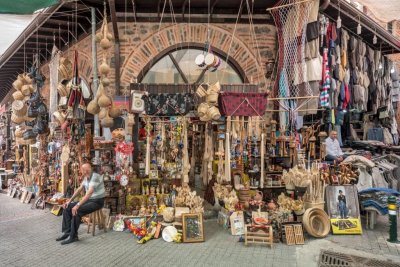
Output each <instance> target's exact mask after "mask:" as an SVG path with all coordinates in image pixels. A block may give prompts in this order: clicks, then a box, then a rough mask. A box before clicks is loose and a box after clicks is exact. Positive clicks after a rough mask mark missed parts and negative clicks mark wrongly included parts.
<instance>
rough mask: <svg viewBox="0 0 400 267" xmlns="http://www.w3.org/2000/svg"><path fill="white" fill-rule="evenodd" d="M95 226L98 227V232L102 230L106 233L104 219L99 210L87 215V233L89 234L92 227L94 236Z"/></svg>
mask: <svg viewBox="0 0 400 267" xmlns="http://www.w3.org/2000/svg"><path fill="white" fill-rule="evenodd" d="M96 225H98V226H99V229H100V230H101V229H102V228H103V229H104V232H107V227H106V222H105V218H104V216H103V212H102V210H101V209H99V210H96V211H94V212H92V213H90V214H89V222H88V228H87V232H88V233H89V232H90V227H91V226H92V227H93V228H92V235H93V236H94V233H95V231H96Z"/></svg>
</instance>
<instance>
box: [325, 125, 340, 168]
mask: <svg viewBox="0 0 400 267" xmlns="http://www.w3.org/2000/svg"><path fill="white" fill-rule="evenodd" d="M325 146H326V157H325V160H328V161H336V162H342V161H343V159H344V154H343V152H342V149H341V148H340V144H339V141H338V139H337V132H336V131H331V132H330V134H329V137H328V138H326V140H325Z"/></svg>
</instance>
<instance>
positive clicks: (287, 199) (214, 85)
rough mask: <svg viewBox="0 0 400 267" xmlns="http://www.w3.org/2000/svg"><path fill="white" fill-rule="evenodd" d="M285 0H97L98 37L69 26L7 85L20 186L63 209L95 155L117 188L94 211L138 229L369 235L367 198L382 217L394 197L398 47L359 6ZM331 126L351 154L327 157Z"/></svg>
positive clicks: (108, 222)
mask: <svg viewBox="0 0 400 267" xmlns="http://www.w3.org/2000/svg"><path fill="white" fill-rule="evenodd" d="M84 2H85V1H84ZM172 2H173V1H172ZM189 2H190V1H189ZM222 2H223V1H222ZM289 2H290V3H289ZM289 2H288V3H283V2H282V3H270V4H268V5H267V6H262V8H264V10H265V9H266V8H271V9H269V10H268V11H264V12H265V13H264V15H265V16H266V15H268V16H269V21H265V20H268V19H266V18H265V17H262V16H261V15H260V14H256V12H253V11H252V10H254V9H252V8H251V6H250V5H249V3H247V2H245V1H242V2H240V3H239V4H238V6H237V10H236V11H235V19H234V20H232V19H231V21H230V22H229V23H218V22H215V20H214V21H213V20H212V18H211V17H212V15H213V14H212V11H211V5H208V6H209V8H210V9H209V10H208V14H207V17H205V18H204V19H203V20H202V19H201V18H200V19H195V17H196V16H193V20H191V18H192V17H191V15H193V13H188V14H186V13H185V11H183V13H184V14H185V15H187V16H188V17H187V20H184V21H182V22H181V21H179V23H178V22H177V21H176V18H177V16H178V15H177V14H175V13H174V11H173V10H174V9H173V6H172V7H171V6H169V7H168V5H171V4H168V3H167V2H166V4H165V5H164V8H162V7H161V8H160V10H159V14H160V19H159V20H158V21H156V22H144V19H143V17H142V19H139V17H136V13H133V14H134V17H133V18H134V21H132V17H131V16H132V12H129V11H128V10H134V11H135V10H136V9H134V8H135V5H133V6H130V5H126V6H124V13H123V15H119V16H120V17H119V18H120V20H119V21H116V20H113V17H114V16H115V14H114V12H115V6H114V7H113V6H112V5H111V6H110V7H108V6H107V7H106V8H105V9H104V10H103V9H102V8H100V7H98V8H97V11H96V12H97V13H94V17H96V14H98V13H100V14H101V16H102V17H103V18H104V19H103V20H101V21H100V22H99V21H96V22H98V23H99V24H98V26H97V31H96V34H95V36H92V35H90V34H88V36H86V37H85V35H84V33H83V32H82V36H83V37H82V38H81V39H80V40H79V41H77V42H76V43H75V44H73V45H71V46H68V45H69V43H70V42H68V45H60V44H61V39H65V38H68V37H69V33H68V34H67V36H64V38H59V39H60V42H59V44H57V41H55V42H54V49H53V51H52V53H51V55H50V54H49V55H47V54H46V56H48V58H47V59H48V60H47V61H46V60H42V59H41V58H40V56H39V57H38V56H36V57H35V59H36V60H33V61H32V62H30V61H29V62H30V64H29V65H26V66H24V69H26V71H25V72H24V73H21V74H20V75H18V76H17V77H16V78H15V80H14V81H13V83H12V85H11V86H12V87H13V89H12V90H11V91H10V93H9V95H10V97H12V104H11V105H10V106H9V111H8V114H9V115H10V116H9V117H10V120H11V121H12V123H13V125H14V126H15V127H14V128H12V129H13V135H7V134H5V138H6V139H8V140H10V142H13V143H14V146H13V149H10V150H11V152H12V154H13V156H8V157H7V160H13V161H14V164H12V165H10V163H9V164H8V167H7V168H5V169H6V171H7V172H10V173H14V174H16V178H14V179H12V178H10V179H8V180H7V181H6V184H8V194H9V195H10V196H11V197H16V196H17V197H18V198H21V200H22V201H25V202H27V203H29V202H32V203H33V205H34V206H35V207H43V208H44V207H45V206H46V205H48V206H50V207H51V208H52V211H53V213H54V214H56V215H60V214H61V212H62V209H61V208H60V205H61V204H62V203H63V202H64V201H66V199H67V198H68V197H70V196H71V195H72V194H73V192H74V190H75V189H76V188H77V187H78V186H79V184H80V182H81V176H80V174H79V168H80V166H81V165H82V164H83V163H85V162H90V163H91V164H92V165H93V166H94V168H95V169H96V171H97V172H99V173H101V174H102V175H103V178H104V183H105V187H106V197H105V205H104V208H103V210H102V213H101V214H100V215H101V216H100V217H101V218H100V219H97V221H101V224H102V226H103V227H106V228H108V229H113V230H114V231H124V230H126V229H128V230H129V231H130V232H132V233H133V234H134V235H136V236H137V237H138V241H139V242H146V241H148V240H149V239H151V238H158V237H161V236H162V237H163V239H164V240H165V241H167V242H172V241H176V242H180V241H183V242H202V241H207V237H206V236H204V229H203V220H204V217H207V218H209V217H211V218H212V217H213V218H217V220H216V222H215V223H218V224H221V231H230V232H231V233H232V234H233V235H237V236H243V239H244V240H245V242H246V244H247V243H251V242H255V243H256V242H261V243H264V244H269V245H272V243H273V242H279V240H282V242H284V243H287V244H288V245H293V244H303V243H304V238H305V236H306V235H303V233H307V234H308V235H310V236H313V237H325V236H327V235H328V234H329V233H330V232H331V230H332V233H333V234H349V233H350V234H362V225H365V222H364V221H363V223H361V215H362V214H367V213H368V215H369V216H368V218H372V219H369V220H368V222H367V224H368V225H367V226H368V227H371V228H373V227H374V223H375V220H374V218H376V216H377V215H386V214H387V212H388V210H387V201H385V199H386V198H378V197H377V196H382V195H385V196H389V195H394V196H398V189H399V188H398V185H397V181H398V179H399V177H400V176H399V175H398V171H399V170H398V167H397V166H398V161H399V160H400V157H399V156H397V155H396V152H397V151H396V149H398V146H397V144H398V132H397V118H396V113H397V110H398V109H397V103H398V102H397V101H398V90H399V85H398V83H399V82H398V76H397V71H398V68H397V66H396V65H395V64H394V63H393V62H392V61H391V60H390V59H389V57H388V56H386V54H387V53H388V52H389V51H392V50H396V51H398V50H399V47H396V46H393V42H392V39H388V38H387V34H388V33H387V32H386V31H381V30H380V31H379V32H378V33H375V34H376V35H378V37H376V38H378V39H379V45H377V44H376V42H375V40H370V38H369V37H368V38H364V39H363V36H362V35H358V34H355V33H353V32H352V31H349V30H348V28H346V27H345V26H346V25H345V24H346V23H349V24H350V25H352V23H354V21H353V20H352V18H351V15H349V13H346V12H350V13H351V12H353V13H354V12H355V13H354V14H359V13H357V12H359V11H355V10H353V9H352V7H351V6H350V5H348V4H347V3H343V5H344V6H345V9H344V10H345V11H343V12H344V13H343V14H342V15H341V13H338V11H337V10H338V9H337V8H336V5H335V4H334V3H332V4H330V5H329V6H328V7H325V8H326V9H325V10H324V11H322V12H321V13H320V12H319V8H320V6H319V1H306V2H304V1H302V2H299V3H297V2H296V1H292V2H291V1H289ZM285 4H287V5H285ZM122 5H123V4H121V6H122ZM172 5H173V3H172ZM220 5H221V6H220V10H222V9H224V7H223V5H222V4H220ZM242 5H243V6H242ZM88 6H90V4H89V3H88ZM204 6H205V7H207V3H205V4H204ZM218 7H219V5H218V3H216V4H215V5H213V9H214V8H217V9H218ZM256 7H257V8H258V9H256V10H259V8H260V6H257V5H256ZM60 8H61V10H64V9H68V8H69V9H70V10H75V12H77V11H78V9H79V7H78V6H75V5H69V6H68V5H66V6H63V7H60ZM117 8H118V5H117ZM137 8H138V10H139V11H140V5H139V4H138V6H137ZM187 8H188V10H191V12H195V11H193V6H192V7H190V4H189V3H188V7H187ZM82 9H83V10H84V8H83V7H82ZM243 9H244V10H245V11H243ZM166 10H168V11H166ZM79 11H80V12H81V11H82V10H80V9H79ZM136 11H137V10H136ZM136 11H135V12H136ZM82 12H84V11H82ZM86 12H88V11H87V10H86ZM236 12H238V13H236ZM110 13H111V18H110V19H109V17H108V14H110ZM242 13H243V14H242ZM353 13H351V14H353ZM75 15H76V18H79V17H78V16H77V13H75ZM359 15H360V14H359ZM361 15H362V13H361ZM361 15H360V16H361ZM164 16H165V17H164ZM242 16H244V18H243V17H242ZM260 16H261V19H260ZM333 16H335V17H337V16H339V18H341V17H340V16H342V19H343V22H341V23H340V24H344V25H343V26H342V25H339V22H337V21H336V19H335V20H333V19H332V17H333ZM363 16H364V15H363ZM166 18H168V19H166ZM363 18H364V17H363ZM48 19H49V20H50V22H48V23H51V20H54V18H48ZM108 20H111V21H108ZM226 20H227V21H229V19H228V18H226ZM244 20H245V22H244V23H243V21H244ZM45 23H47V22H45ZM71 23H72V22H71ZM82 23H83V22H82ZM363 23H365V24H363V25H364V26H365V25H370V23H372V22H369V21H364V22H363ZM373 25H375V24H373ZM43 27H45V26H43ZM347 27H350V26H347ZM369 27H370V26H369ZM366 29H367V27H366ZM39 30H40V28H39ZM58 31H59V33H58V34H59V37H62V36H63V35H62V34H63V31H62V29H61V28H59V30H58ZM74 31H75V32H74V36H79V35H80V31H81V30H78V28H75V30H74ZM86 32H88V30H86ZM391 38H394V37H393V36H392V37H391ZM92 41H93V42H94V43H96V44H97V49H96V53H94V54H92V53H93V52H95V51H94V50H93V46H92V45H93V42H92ZM377 42H378V41H377ZM37 45H39V43H37ZM57 46H58V48H59V49H62V51H58V50H57ZM382 48H383V49H382ZM92 55H94V56H95V58H96V60H92ZM24 64H25V63H24ZM28 67H29V68H28ZM367 125H368V127H367ZM363 126H364V127H363ZM10 129H11V128H10ZM332 130H336V132H337V134H338V142H339V143H340V145H341V146H342V147H344V148H343V150H344V151H345V154H346V156H347V158H346V159H345V160H343V161H341V160H329V158H327V156H328V155H329V153H330V151H329V148H328V147H327V146H326V145H325V141H326V139H327V138H331V137H329V136H328V135H329V133H330V132H331V131H332ZM346 148H351V149H346ZM5 166H6V165H5ZM10 166H12V167H10ZM11 169H12V170H11ZM376 188H381V189H376ZM382 188H386V189H382ZM31 198H35V199H34V200H33V199H32V200H31ZM377 199H378V200H377ZM85 221H86V222H87V223H89V225H90V223H91V222H93V217H91V218H87V219H86V220H85ZM225 229H229V230H225ZM181 234H182V236H181Z"/></svg>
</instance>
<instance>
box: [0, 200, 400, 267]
mask: <svg viewBox="0 0 400 267" xmlns="http://www.w3.org/2000/svg"><path fill="white" fill-rule="evenodd" d="M386 225H387V220H386V221H385V220H383V221H382V220H381V221H380V222H379V223H378V226H377V228H376V230H375V231H367V230H364V234H363V235H362V236H329V237H327V238H325V239H322V240H315V239H311V238H309V237H306V244H305V245H303V246H287V245H285V244H274V246H273V248H272V249H271V248H269V247H266V246H262V245H249V246H248V247H246V246H245V245H244V244H243V243H240V242H238V237H234V236H231V235H230V234H229V233H228V231H227V230H224V229H222V228H221V227H219V226H218V225H217V223H216V220H207V221H206V222H205V237H206V242H204V243H195V244H175V243H166V242H164V241H163V240H162V239H158V240H151V241H149V242H148V243H147V244H144V245H139V244H137V243H136V240H135V239H134V237H133V235H131V234H129V233H125V232H122V233H119V232H112V231H111V232H107V233H104V232H103V231H98V232H97V233H96V236H94V237H93V236H92V235H91V234H86V230H87V228H86V225H81V228H80V229H79V238H80V241H79V242H76V243H73V244H70V245H66V246H61V245H60V244H59V243H58V242H56V241H55V238H56V237H57V236H59V235H60V228H61V217H56V216H54V215H52V214H51V213H50V212H49V210H44V211H42V210H31V209H30V205H28V204H22V203H20V202H19V201H18V200H17V199H11V198H9V197H8V196H6V195H4V194H0V266H143V265H146V266H174V267H175V266H202V267H204V266H231V267H233V266H279V267H285V266H299V267H300V266H307V267H309V266H317V262H318V256H319V251H320V249H329V250H334V251H338V252H346V253H352V254H355V255H360V256H370V257H371V256H373V257H375V258H379V259H386V260H387V259H391V260H392V261H395V262H399V266H400V256H399V255H400V245H393V244H390V243H387V242H386V241H385V240H386V238H387V234H386V233H387V229H386Z"/></svg>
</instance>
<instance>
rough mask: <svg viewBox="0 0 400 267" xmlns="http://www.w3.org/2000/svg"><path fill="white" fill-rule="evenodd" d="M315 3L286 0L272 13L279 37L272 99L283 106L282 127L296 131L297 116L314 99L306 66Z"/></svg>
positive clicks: (280, 107) (275, 7)
mask: <svg viewBox="0 0 400 267" xmlns="http://www.w3.org/2000/svg"><path fill="white" fill-rule="evenodd" d="M311 6H312V1H310V0H308V1H303V0H302V1H299V0H282V1H279V2H278V3H277V4H276V5H275V6H274V7H273V8H271V9H270V12H271V14H272V16H273V18H274V22H275V26H276V30H277V35H278V45H279V50H278V56H279V61H278V69H277V77H276V81H275V86H274V90H273V91H272V98H273V99H275V101H277V102H278V103H279V116H280V125H281V127H284V128H286V129H288V128H293V127H294V124H295V120H296V118H297V112H298V111H299V110H301V108H302V107H304V105H305V104H306V103H307V102H308V101H309V100H310V99H311V98H310V99H308V96H310V97H311V96H313V91H312V89H311V87H310V85H309V83H308V82H307V67H306V62H305V43H306V28H307V23H308V17H309V14H310V10H311Z"/></svg>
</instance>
